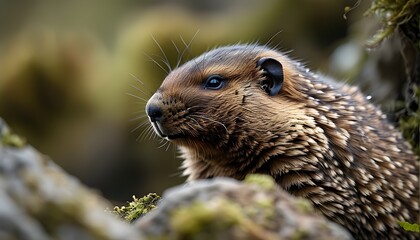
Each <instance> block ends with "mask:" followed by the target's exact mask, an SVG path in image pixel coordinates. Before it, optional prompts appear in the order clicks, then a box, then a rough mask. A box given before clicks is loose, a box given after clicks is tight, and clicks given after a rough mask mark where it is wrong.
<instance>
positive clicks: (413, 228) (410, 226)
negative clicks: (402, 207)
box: [398, 222, 420, 232]
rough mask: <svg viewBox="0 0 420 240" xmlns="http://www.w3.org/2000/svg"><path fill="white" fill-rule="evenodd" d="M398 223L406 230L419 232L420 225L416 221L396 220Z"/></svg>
mask: <svg viewBox="0 0 420 240" xmlns="http://www.w3.org/2000/svg"><path fill="white" fill-rule="evenodd" d="M398 225H400V226H401V227H402V228H404V230H406V231H408V232H420V225H419V224H416V223H414V224H411V223H408V222H398Z"/></svg>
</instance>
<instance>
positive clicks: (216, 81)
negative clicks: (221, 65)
mask: <svg viewBox="0 0 420 240" xmlns="http://www.w3.org/2000/svg"><path fill="white" fill-rule="evenodd" d="M224 82H225V79H224V78H223V77H222V76H219V75H211V76H209V77H208V78H207V80H206V83H205V84H204V88H205V89H211V90H218V89H220V88H222V87H223V85H224Z"/></svg>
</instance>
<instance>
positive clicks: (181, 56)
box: [176, 29, 200, 67]
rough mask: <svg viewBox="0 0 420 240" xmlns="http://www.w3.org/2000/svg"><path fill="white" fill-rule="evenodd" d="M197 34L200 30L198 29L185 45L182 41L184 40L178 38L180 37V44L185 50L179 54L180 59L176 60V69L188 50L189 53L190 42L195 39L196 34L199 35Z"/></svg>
mask: <svg viewBox="0 0 420 240" xmlns="http://www.w3.org/2000/svg"><path fill="white" fill-rule="evenodd" d="M199 32H200V29H198V30H197V31H196V32H195V33H194V36H193V37H192V38H191V40H190V41H189V43H188V44H186V42H185V41H184V38H182V36H179V37H180V39H181V41H182V43H183V44H184V46H185V48H184V50H183V51H182V53H181V55H180V57H179V58H178V62H177V63H176V67H179V64H180V63H181V61H182V58H183V57H184V54H185V52H186V51H187V50H188V52H189V48H190V46H191V44H192V42H193V41H194V39H195V38H196V37H197V35H198V33H199ZM189 53H190V54H191V52H189Z"/></svg>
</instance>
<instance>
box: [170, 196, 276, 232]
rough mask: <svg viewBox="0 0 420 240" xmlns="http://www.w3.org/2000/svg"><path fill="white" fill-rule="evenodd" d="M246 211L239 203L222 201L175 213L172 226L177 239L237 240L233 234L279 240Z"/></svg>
mask: <svg viewBox="0 0 420 240" xmlns="http://www.w3.org/2000/svg"><path fill="white" fill-rule="evenodd" d="M246 212H248V211H246V209H245V211H244V209H242V208H241V206H240V205H238V204H237V203H234V202H231V201H229V200H227V199H224V198H218V199H214V200H213V201H211V202H209V203H206V204H205V203H202V202H195V203H193V204H191V205H190V206H187V207H183V208H180V209H178V210H175V211H174V212H173V214H172V217H171V220H170V221H171V222H170V224H171V228H172V229H174V232H175V233H177V234H178V236H176V239H220V238H227V239H228V238H234V237H235V236H234V235H231V234H232V233H237V234H239V236H241V235H242V234H241V232H242V233H243V234H244V235H242V236H251V237H252V239H275V238H274V235H273V234H271V233H269V232H267V231H265V230H264V229H263V228H262V227H261V225H260V224H255V222H254V221H252V220H251V218H250V217H249V216H248V215H247V214H246ZM232 228H234V230H232Z"/></svg>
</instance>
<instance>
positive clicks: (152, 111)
mask: <svg viewBox="0 0 420 240" xmlns="http://www.w3.org/2000/svg"><path fill="white" fill-rule="evenodd" d="M146 113H147V115H148V116H149V118H150V121H151V122H158V121H160V120H161V118H162V115H163V114H162V109H161V108H160V107H159V106H157V105H154V104H149V105H147V107H146Z"/></svg>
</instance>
